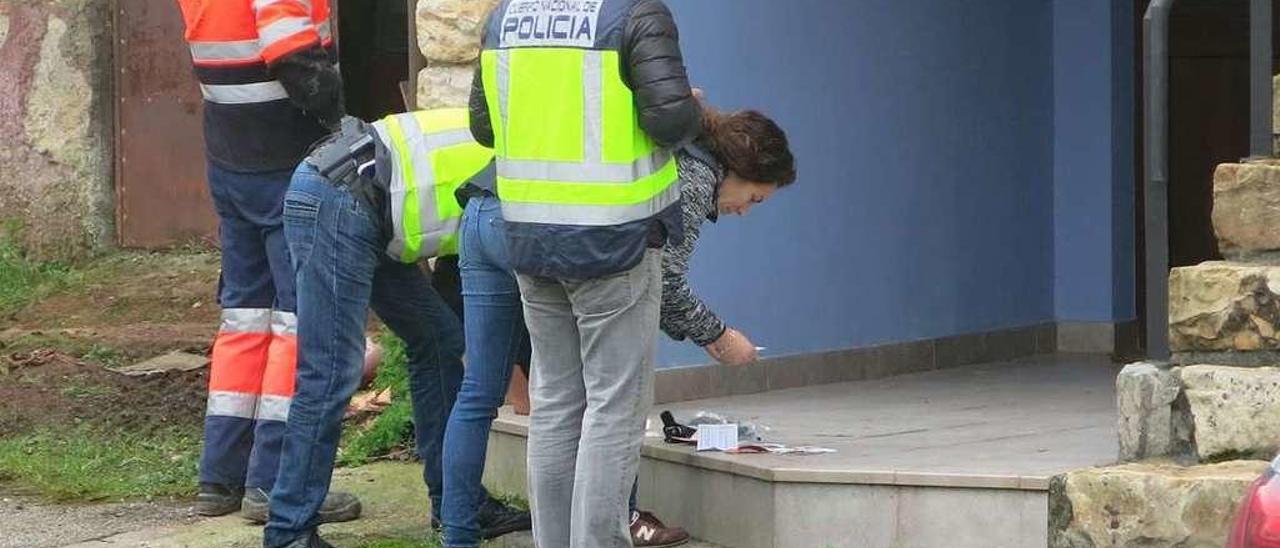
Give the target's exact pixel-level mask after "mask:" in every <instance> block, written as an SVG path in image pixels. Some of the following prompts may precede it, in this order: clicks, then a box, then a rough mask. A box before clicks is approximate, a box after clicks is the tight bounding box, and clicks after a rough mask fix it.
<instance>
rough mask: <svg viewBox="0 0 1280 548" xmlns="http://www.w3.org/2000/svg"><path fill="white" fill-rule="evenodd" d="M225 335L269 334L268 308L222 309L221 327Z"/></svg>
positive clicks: (269, 312)
mask: <svg viewBox="0 0 1280 548" xmlns="http://www.w3.org/2000/svg"><path fill="white" fill-rule="evenodd" d="M219 329H220V330H221V331H223V332H225V333H270V332H271V309H270V308H224V309H223V310H222V326H221V327H220V328H219Z"/></svg>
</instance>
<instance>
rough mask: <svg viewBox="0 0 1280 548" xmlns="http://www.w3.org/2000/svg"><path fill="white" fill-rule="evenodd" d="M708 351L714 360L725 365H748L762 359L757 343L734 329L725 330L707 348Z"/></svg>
mask: <svg viewBox="0 0 1280 548" xmlns="http://www.w3.org/2000/svg"><path fill="white" fill-rule="evenodd" d="M706 350H707V355H709V356H711V357H712V359H714V360H716V361H718V362H720V363H723V364H725V365H747V364H749V363H751V362H754V361H756V360H757V359H759V358H760V354H759V352H757V351H756V345H755V343H752V342H751V339H748V338H747V336H746V335H743V334H742V332H741V331H738V330H737V329H733V328H729V329H725V330H724V334H723V335H720V338H719V339H716V340H715V341H714V342H712V343H711V344H708V345H707V346H706Z"/></svg>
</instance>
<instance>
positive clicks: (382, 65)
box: [338, 0, 412, 121]
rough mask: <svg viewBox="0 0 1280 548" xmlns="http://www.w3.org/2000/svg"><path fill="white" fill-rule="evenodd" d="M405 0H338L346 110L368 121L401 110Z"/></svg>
mask: <svg viewBox="0 0 1280 548" xmlns="http://www.w3.org/2000/svg"><path fill="white" fill-rule="evenodd" d="M409 4H410V2H407V1H406V0H340V1H339V2H338V36H339V39H338V46H339V51H340V52H341V53H340V55H339V58H340V61H341V63H342V79H343V82H345V84H344V91H345V93H346V103H347V112H348V113H349V114H351V115H353V116H356V117H359V118H361V119H363V120H366V121H373V120H376V119H378V118H382V117H383V116H386V115H388V114H393V113H397V112H404V111H405V103H404V97H403V95H401V91H400V90H401V87H400V84H401V82H405V81H408V80H409V50H410V47H411V38H410V36H409V34H410V32H409V18H410V17H411V16H412V10H411V9H410V8H409Z"/></svg>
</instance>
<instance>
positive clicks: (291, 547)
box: [284, 531, 337, 548]
mask: <svg viewBox="0 0 1280 548" xmlns="http://www.w3.org/2000/svg"><path fill="white" fill-rule="evenodd" d="M284 548H337V547H336V546H334V545H332V544H329V543H327V542H325V541H324V539H322V538H320V533H317V532H315V531H311V534H309V535H307V536H305V537H302V538H300V539H297V540H295V541H293V542H290V543H289V544H286V545H284Z"/></svg>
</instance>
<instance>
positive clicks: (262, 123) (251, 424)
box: [178, 0, 360, 523]
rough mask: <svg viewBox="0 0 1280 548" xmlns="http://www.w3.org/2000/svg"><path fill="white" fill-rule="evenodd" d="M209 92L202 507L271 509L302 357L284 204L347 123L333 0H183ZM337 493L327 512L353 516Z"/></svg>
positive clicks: (257, 517)
mask: <svg viewBox="0 0 1280 548" xmlns="http://www.w3.org/2000/svg"><path fill="white" fill-rule="evenodd" d="M178 5H179V6H180V7H181V9H182V15H183V19H184V20H185V22H186V30H187V32H186V38H187V42H188V43H189V44H190V46H191V57H192V62H193V64H194V66H195V74H196V77H197V79H198V80H199V81H200V90H201V93H202V94H203V96H204V136H205V147H206V150H205V151H206V157H207V161H208V180H209V191H210V193H211V194H212V196H213V202H214V207H215V209H216V210H217V213H218V218H219V230H218V231H219V238H220V240H221V247H222V279H221V283H220V288H219V294H218V300H219V304H220V305H221V306H222V326H221V328H220V329H219V331H218V336H217V339H216V340H215V342H214V346H213V366H212V369H211V371H210V374H209V401H208V409H207V413H206V418H205V437H204V441H205V443H204V454H203V455H202V457H201V460H200V493H199V496H198V498H197V502H196V511H197V512H198V513H200V514H203V515H222V514H228V513H231V512H234V511H236V510H237V509H239V510H241V512H242V513H243V514H244V515H245V517H246V518H248V519H250V520H252V521H256V522H260V523H262V522H265V521H266V519H267V514H268V512H267V501H268V500H269V495H270V493H271V489H272V486H273V485H274V483H275V480H276V472H277V469H278V468H279V461H280V448H281V441H282V439H283V433H284V424H285V420H286V418H287V417H288V413H289V406H290V403H291V401H292V398H293V391H294V374H295V371H296V368H297V336H296V325H297V319H296V317H295V315H294V313H295V311H296V309H295V302H296V300H295V296H294V283H293V268H292V266H291V265H290V260H289V253H288V249H287V247H286V244H285V239H284V233H283V218H282V211H283V204H284V195H285V191H286V189H288V187H289V180H290V177H291V175H292V173H293V170H294V168H296V167H297V166H298V163H299V162H300V161H301V160H302V159H303V158H304V157H305V156H306V153H307V150H308V148H309V147H310V145H311V144H312V143H314V142H316V141H318V140H319V139H321V138H323V137H324V136H325V135H327V134H328V133H329V130H330V128H335V127H337V126H338V125H339V124H340V121H341V119H342V116H343V115H344V109H343V106H342V81H341V78H340V77H339V75H338V71H337V68H336V52H335V49H334V44H333V38H332V36H331V32H330V23H329V2H328V0H178ZM359 515H360V501H359V500H357V499H356V498H355V497H352V496H351V495H348V494H343V493H331V494H330V497H329V499H327V500H326V501H325V504H324V507H323V508H322V510H321V513H320V519H321V520H322V521H343V520H350V519H355V518H357V517H359Z"/></svg>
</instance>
